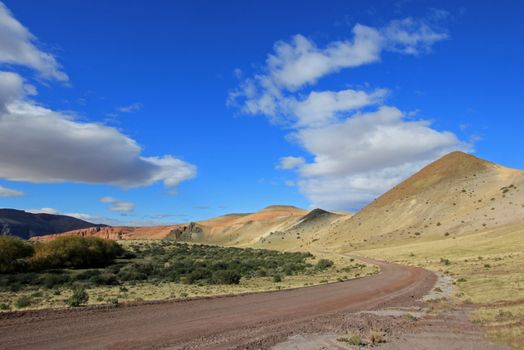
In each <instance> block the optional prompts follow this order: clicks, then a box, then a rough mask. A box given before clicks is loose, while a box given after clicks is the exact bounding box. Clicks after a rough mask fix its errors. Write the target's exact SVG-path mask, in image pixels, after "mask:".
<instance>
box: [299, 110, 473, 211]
mask: <svg viewBox="0 0 524 350" xmlns="http://www.w3.org/2000/svg"><path fill="white" fill-rule="evenodd" d="M294 139H295V140H296V141H297V142H299V143H300V144H301V145H302V146H303V147H304V148H305V149H306V150H307V151H309V152H310V153H312V154H313V155H314V161H313V162H312V163H306V164H304V165H302V166H301V167H300V168H299V172H300V174H301V179H300V180H299V188H300V191H301V192H302V193H303V194H304V195H306V196H307V197H308V198H309V199H310V201H311V202H312V203H313V205H314V206H318V207H324V208H328V209H351V210H354V209H358V208H359V207H361V206H362V205H364V204H365V203H367V202H369V201H371V200H373V199H374V198H375V197H377V196H379V195H380V194H382V193H383V192H385V191H386V190H388V189H390V188H391V187H393V186H394V185H396V184H397V183H399V182H400V181H402V180H404V179H406V178H407V177H409V176H410V175H411V174H413V173H414V172H416V171H418V170H420V169H421V168H422V167H423V166H425V165H427V164H428V163H429V162H431V161H433V160H435V159H437V158H439V157H441V156H443V155H444V154H446V153H449V152H451V151H453V150H457V149H460V150H464V151H468V150H471V145H469V144H467V143H465V142H462V141H460V140H459V139H458V138H457V137H456V136H455V135H454V134H452V133H450V132H445V131H444V132H441V131H437V130H435V129H432V128H431V125H430V123H429V122H427V121H423V120H419V121H409V120H406V118H405V115H404V114H403V113H402V112H401V111H400V110H398V109H397V108H394V107H388V106H383V107H381V108H380V109H379V110H378V111H376V112H369V113H364V114H357V115H354V116H351V117H349V118H347V119H346V120H344V121H341V122H339V123H336V124H332V125H329V126H326V127H324V128H310V129H304V130H299V131H297V132H296V133H295V134H294Z"/></svg>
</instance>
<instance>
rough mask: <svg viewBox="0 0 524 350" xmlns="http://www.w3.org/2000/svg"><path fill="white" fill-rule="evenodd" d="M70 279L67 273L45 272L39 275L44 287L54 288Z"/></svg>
mask: <svg viewBox="0 0 524 350" xmlns="http://www.w3.org/2000/svg"><path fill="white" fill-rule="evenodd" d="M69 281H70V278H69V275H67V274H61V273H60V274H59V273H46V274H44V275H43V276H42V277H41V284H43V285H44V287H46V288H49V289H51V288H54V287H56V286H59V285H63V284H66V283H68V282H69Z"/></svg>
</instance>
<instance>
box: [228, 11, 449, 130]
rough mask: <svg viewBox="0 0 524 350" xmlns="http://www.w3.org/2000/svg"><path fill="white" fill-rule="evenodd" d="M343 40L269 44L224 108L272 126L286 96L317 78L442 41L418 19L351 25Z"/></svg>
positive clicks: (299, 39)
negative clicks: (270, 49)
mask: <svg viewBox="0 0 524 350" xmlns="http://www.w3.org/2000/svg"><path fill="white" fill-rule="evenodd" d="M351 34H352V36H351V37H350V38H349V39H347V40H342V41H334V42H331V43H328V44H327V45H326V46H325V47H319V46H318V45H317V44H316V43H315V42H313V41H312V40H310V39H308V38H306V37H305V36H303V35H300V34H298V35H295V36H293V37H292V38H291V40H290V41H289V42H288V41H278V42H277V43H275V45H274V48H273V53H271V54H269V55H268V57H267V59H266V63H265V66H264V68H263V69H262V71H261V72H260V73H258V74H255V75H254V76H253V77H248V78H246V79H244V80H243V81H242V82H241V84H240V86H239V88H237V89H235V90H233V91H232V92H231V93H230V95H229V99H228V104H229V105H234V106H238V107H240V108H241V110H242V112H243V113H246V114H262V115H266V116H268V117H270V118H272V120H273V121H275V120H276V121H278V118H279V116H280V114H282V112H284V114H285V112H287V109H286V108H283V106H284V107H285V106H287V97H288V95H289V93H293V92H296V91H298V90H300V89H302V88H304V87H305V86H308V85H314V84H315V83H316V82H317V81H318V80H319V79H321V78H322V77H324V76H326V75H329V74H333V73H336V72H338V71H340V70H342V69H347V68H355V67H359V66H362V65H366V64H371V63H375V62H378V61H380V59H381V54H382V53H383V52H385V51H392V52H397V53H400V54H405V55H419V54H422V53H427V52H429V51H430V50H431V47H432V45H433V44H435V43H436V42H439V41H442V40H445V39H447V37H448V35H447V33H445V32H444V31H438V30H436V29H434V28H432V27H431V26H430V25H429V24H428V23H426V22H425V21H424V20H421V19H413V18H410V17H408V18H405V19H402V20H395V21H391V22H389V23H388V24H387V25H386V26H384V27H382V28H374V27H369V26H365V25H362V24H357V25H355V26H354V27H353V29H352V33H351Z"/></svg>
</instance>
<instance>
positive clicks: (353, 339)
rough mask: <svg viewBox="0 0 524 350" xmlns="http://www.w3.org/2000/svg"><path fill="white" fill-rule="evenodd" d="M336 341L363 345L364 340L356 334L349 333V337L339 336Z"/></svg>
mask: <svg viewBox="0 0 524 350" xmlns="http://www.w3.org/2000/svg"><path fill="white" fill-rule="evenodd" d="M337 341H339V342H341V343H347V344H349V345H356V346H359V345H365V344H364V342H363V341H362V337H361V336H360V335H358V334H355V335H351V336H349V337H339V338H337Z"/></svg>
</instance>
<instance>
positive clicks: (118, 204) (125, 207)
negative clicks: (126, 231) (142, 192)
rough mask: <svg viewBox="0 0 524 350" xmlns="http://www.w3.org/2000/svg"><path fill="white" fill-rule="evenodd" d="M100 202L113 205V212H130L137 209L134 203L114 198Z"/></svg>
mask: <svg viewBox="0 0 524 350" xmlns="http://www.w3.org/2000/svg"><path fill="white" fill-rule="evenodd" d="M100 202H102V203H108V204H111V205H110V206H109V210H111V211H122V212H130V211H133V210H134V209H135V205H134V204H133V203H131V202H124V201H121V200H119V199H116V198H113V197H102V198H100Z"/></svg>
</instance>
